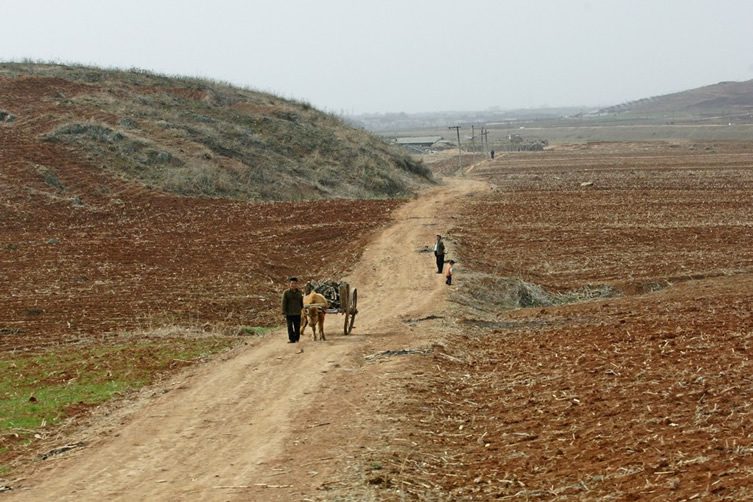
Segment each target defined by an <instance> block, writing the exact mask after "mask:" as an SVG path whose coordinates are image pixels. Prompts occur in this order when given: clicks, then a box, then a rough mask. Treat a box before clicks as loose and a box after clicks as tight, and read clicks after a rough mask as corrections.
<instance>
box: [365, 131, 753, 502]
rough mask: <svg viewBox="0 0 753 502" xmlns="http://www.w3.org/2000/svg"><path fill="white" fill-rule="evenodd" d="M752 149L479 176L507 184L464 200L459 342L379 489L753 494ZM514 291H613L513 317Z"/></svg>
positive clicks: (378, 474) (469, 495)
mask: <svg viewBox="0 0 753 502" xmlns="http://www.w3.org/2000/svg"><path fill="white" fill-rule="evenodd" d="M746 148H747V147H746V146H745V145H723V144H722V145H715V146H714V148H713V151H712V150H711V149H706V148H705V147H703V145H701V146H698V145H695V146H694V145H680V146H676V145H665V144H641V145H595V146H593V147H591V148H587V149H579V150H574V151H559V152H558V151H549V152H543V153H536V154H516V155H509V156H505V157H503V158H501V159H498V160H497V161H495V162H494V163H491V164H488V165H486V166H484V167H483V168H478V169H476V170H474V172H475V174H476V175H477V176H479V177H482V178H483V179H486V180H487V181H489V182H490V183H492V184H493V186H494V187H495V188H494V190H493V191H490V192H489V193H487V194H483V195H480V196H478V197H476V198H475V199H474V200H472V201H466V202H464V203H463V204H462V205H461V204H458V206H457V207H456V208H455V209H454V210H455V214H457V219H456V220H455V221H456V224H455V227H454V228H452V229H451V231H450V232H448V233H449V234H450V236H451V238H453V239H455V241H456V242H455V245H456V246H457V247H458V249H459V250H460V253H461V254H460V262H461V266H462V268H461V267H458V274H457V290H456V292H455V299H456V301H457V302H458V304H457V309H458V310H457V312H456V314H457V317H458V319H459V321H460V323H459V326H460V327H459V328H458V330H457V331H456V333H455V334H454V335H451V336H450V337H449V339H448V341H447V342H446V344H445V346H444V348H443V349H441V350H439V349H435V352H434V354H433V356H432V357H420V356H414V358H413V359H412V361H411V362H412V366H411V376H410V378H406V379H405V382H404V388H405V390H406V392H407V394H408V395H409V396H411V398H410V399H406V400H398V401H397V402H396V403H394V406H395V408H394V412H395V414H396V416H402V417H403V418H402V419H401V420H400V426H401V427H400V432H399V437H397V436H396V435H395V434H398V433H393V434H392V435H389V434H387V435H386V436H385V437H384V441H385V442H384V445H383V447H382V448H381V449H380V450H377V451H376V452H374V453H373V454H372V455H371V456H370V458H369V462H370V463H369V464H368V465H367V466H365V469H366V470H367V471H368V472H369V474H368V479H370V480H371V482H372V483H373V484H374V486H377V487H380V488H379V490H380V491H379V493H381V494H382V495H383V496H384V498H385V499H396V500H397V499H400V498H401V497H403V496H404V495H406V494H407V495H409V496H410V497H411V498H418V499H427V500H434V499H448V500H449V499H478V500H481V499H489V498H492V497H518V498H526V497H529V498H541V499H551V500H556V499H563V500H564V499H584V500H594V499H597V500H599V499H603V500H633V499H642V500H643V499H648V500H667V499H671V500H682V499H693V498H699V497H703V498H718V499H728V500H743V499H747V498H750V497H751V496H753V493H751V488H750V479H751V475H752V474H753V437H751V432H750V423H751V418H752V417H751V413H753V409H751V404H750V403H751V397H752V396H753V380H751V379H750V359H751V356H753V316H752V315H751V311H752V310H753V300H751V298H752V297H753V295H751V292H753V274H751V272H752V271H753V269H752V268H751V264H752V263H753V252H751V248H750V246H749V241H750V237H751V228H752V227H753V214H752V210H751V207H753V204H751V203H752V202H753V162H751V161H750V159H751V155H750V151H748V150H747V149H746ZM581 183H589V184H588V185H587V186H581ZM591 183H592V184H591ZM461 271H462V272H461ZM511 276H514V277H517V278H518V279H520V280H521V281H519V283H518V284H521V283H522V284H525V285H535V284H537V285H541V286H543V288H541V289H540V290H541V291H544V292H546V293H549V294H550V298H551V297H552V295H554V294H555V293H558V292H559V293H562V292H566V291H572V290H577V289H578V288H583V287H584V286H586V285H592V286H593V285H606V286H609V287H610V289H608V290H607V291H612V293H611V297H609V298H598V299H595V300H591V301H586V302H579V303H571V304H559V305H549V306H545V305H541V306H538V307H537V306H529V307H528V308H521V309H513V310H498V308H495V306H494V305H493V299H494V297H495V296H505V295H506V294H508V293H507V292H506V291H504V287H505V285H506V284H509V277H511ZM479 287H481V288H485V294H484V295H480V294H475V296H473V298H474V300H473V301H478V298H483V297H485V298H488V299H490V303H489V304H488V305H486V306H482V307H486V308H480V309H473V310H469V309H468V308H467V307H466V306H465V305H467V304H469V303H470V302H469V296H470V295H469V291H471V290H473V289H474V288H479ZM476 306H477V307H478V306H479V305H476ZM416 374H418V375H420V376H418V377H417V376H415V375H416ZM369 465H370V466H372V467H371V468H369ZM374 465H378V466H379V468H378V469H377V470H374V469H373V466H374Z"/></svg>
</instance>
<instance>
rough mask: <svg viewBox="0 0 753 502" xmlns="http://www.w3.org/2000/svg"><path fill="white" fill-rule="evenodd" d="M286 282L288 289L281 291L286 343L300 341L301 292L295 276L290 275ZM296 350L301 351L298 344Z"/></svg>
mask: <svg viewBox="0 0 753 502" xmlns="http://www.w3.org/2000/svg"><path fill="white" fill-rule="evenodd" d="M288 283H289V284H288V289H286V290H285V292H283V293H282V315H284V316H285V320H286V321H287V324H288V343H300V340H301V311H302V310H303V293H302V292H301V290H300V288H299V287H298V278H297V277H290V278H289V279H288ZM298 352H299V353H300V352H303V349H302V348H301V347H300V345H299V346H298Z"/></svg>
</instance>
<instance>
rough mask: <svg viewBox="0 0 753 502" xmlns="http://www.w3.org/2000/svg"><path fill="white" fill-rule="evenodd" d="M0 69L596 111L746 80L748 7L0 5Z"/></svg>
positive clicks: (336, 101)
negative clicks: (35, 63)
mask: <svg viewBox="0 0 753 502" xmlns="http://www.w3.org/2000/svg"><path fill="white" fill-rule="evenodd" d="M0 19H2V24H1V29H0V60H3V61H7V60H19V59H22V58H31V59H41V60H55V61H59V62H64V63H67V62H72V63H84V64H94V65H98V66H106V67H119V68H131V67H138V68H144V69H149V70H153V71H157V72H160V73H169V74H181V75H192V76H202V77H210V78H214V79H220V80H226V81H230V82H232V83H234V84H240V85H244V86H249V87H252V88H255V89H259V90H264V91H272V92H274V93H276V94H279V95H282V96H285V97H289V98H296V99H301V100H305V101H308V102H310V103H311V104H313V105H314V106H316V107H318V108H322V109H326V110H328V111H333V112H338V113H339V112H345V113H362V112H400V111H404V112H421V111H442V110H483V109H487V108H489V107H493V106H498V107H501V108H503V109H505V108H522V107H538V106H564V105H589V106H591V105H609V104H616V103H619V102H622V101H626V100H630V99H637V98H642V97H647V96H652V95H657V94H665V93H668V92H674V91H679V90H684V89H688V88H692V87H698V86H701V85H706V84H711V83H715V82H718V81H721V80H748V79H753V0H588V1H586V0H475V1H473V0H469V1H458V0H453V1H450V0H263V1H262V0H248V1H241V0H180V1H177V0H175V1H170V0H125V1H123V0H121V1H111V0H0Z"/></svg>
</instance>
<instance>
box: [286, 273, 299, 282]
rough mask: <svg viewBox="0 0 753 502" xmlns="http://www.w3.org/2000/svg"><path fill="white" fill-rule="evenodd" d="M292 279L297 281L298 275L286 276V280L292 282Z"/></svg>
mask: <svg viewBox="0 0 753 502" xmlns="http://www.w3.org/2000/svg"><path fill="white" fill-rule="evenodd" d="M293 281H295V282H298V277H296V276H294V275H291V276H290V277H288V282H293Z"/></svg>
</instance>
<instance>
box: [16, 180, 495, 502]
mask: <svg viewBox="0 0 753 502" xmlns="http://www.w3.org/2000/svg"><path fill="white" fill-rule="evenodd" d="M485 189H486V188H485V185H483V184H482V183H479V182H474V181H471V180H459V179H453V180H451V181H449V182H447V183H446V184H445V185H443V186H441V187H438V188H435V189H432V190H431V191H427V192H425V193H424V194H423V195H422V196H421V197H419V198H417V199H416V200H414V201H412V202H410V203H408V204H406V205H405V206H403V207H401V208H400V209H399V210H398V211H395V212H394V215H393V218H394V223H393V224H392V225H390V226H389V227H388V228H387V229H386V230H384V231H383V232H382V233H381V234H379V235H378V236H377V237H376V238H375V240H374V241H373V242H372V243H371V244H370V245H369V246H368V248H367V249H366V251H365V253H364V255H363V257H362V260H361V261H360V263H359V265H358V266H357V267H356V269H355V270H354V271H353V272H352V274H351V275H350V276H349V277H348V278H347V279H348V280H349V281H350V282H351V284H353V285H354V286H356V287H358V290H359V309H360V311H361V312H360V314H359V316H358V317H357V319H356V329H355V330H354V333H355V334H354V335H352V336H350V337H344V336H342V335H341V329H342V327H341V326H342V318H341V317H340V316H336V315H331V316H330V318H329V319H328V321H327V325H326V329H327V331H328V333H329V338H328V341H327V342H324V343H322V342H317V343H314V342H311V341H309V340H308V336H307V337H306V339H307V340H306V342H305V343H304V349H305V352H304V353H303V354H296V353H294V349H293V348H291V346H290V345H288V344H287V343H285V342H286V336H285V335H284V334H283V333H282V332H278V333H275V334H273V335H269V336H267V337H264V338H261V339H258V340H256V341H255V342H252V343H251V344H249V345H248V346H246V347H244V348H243V349H242V350H239V351H237V352H235V353H233V354H231V355H230V356H228V357H226V358H223V360H218V361H214V362H212V363H209V364H206V365H204V366H201V367H197V368H193V369H190V370H189V371H188V372H187V373H185V374H182V375H180V376H179V377H177V378H176V379H174V380H173V381H171V382H170V383H169V384H168V385H167V386H166V387H165V388H164V389H161V391H160V392H158V393H153V394H152V395H151V397H148V398H145V399H143V400H141V401H139V402H137V403H134V404H133V405H132V406H131V407H130V410H129V413H127V414H123V416H122V418H120V419H119V420H120V422H119V423H116V424H110V426H109V427H104V428H103V429H98V430H100V432H92V431H89V432H88V433H87V435H86V436H84V437H82V439H83V440H84V441H85V442H86V446H85V447H84V448H80V449H77V450H73V451H71V452H70V453H68V454H66V455H65V456H61V457H57V458H53V459H50V460H47V461H43V462H40V463H38V464H36V466H34V470H33V472H30V473H28V474H27V475H26V477H25V478H24V479H22V480H19V481H18V482H17V483H16V484H15V486H14V489H13V491H12V492H10V493H8V494H4V498H3V500H4V501H6V500H7V501H13V502H16V501H22V500H35V501H37V500H59V501H63V500H77V501H81V500H275V499H277V500H291V499H292V500H302V499H306V498H309V499H316V498H319V497H321V496H322V492H321V491H318V490H322V489H327V487H328V486H334V485H337V483H338V482H339V480H340V479H341V478H340V475H341V474H342V469H343V468H344V466H345V465H346V464H347V462H348V461H349V459H352V458H353V455H354V453H353V452H354V451H356V449H358V448H361V447H363V444H362V443H368V437H369V433H370V432H369V431H370V428H371V427H372V424H371V422H370V420H371V417H372V412H373V408H374V406H376V405H375V403H374V401H373V400H372V399H371V397H370V396H373V395H374V393H375V392H376V393H379V385H380V382H382V381H384V380H385V379H387V378H388V375H389V372H390V371H395V370H397V369H399V368H398V365H399V364H401V363H400V362H387V364H369V363H365V362H364V361H365V358H364V355H367V354H370V353H374V352H378V351H382V350H387V349H393V348H400V347H405V346H406V345H415V344H416V343H417V341H418V340H419V339H420V340H421V341H422V342H423V343H426V342H428V341H430V340H431V338H432V334H431V333H428V332H426V331H424V332H421V333H416V331H415V330H414V328H412V327H410V328H409V325H408V324H407V323H406V322H405V321H406V320H410V319H417V318H420V317H426V316H429V315H431V314H441V310H442V308H443V305H444V302H445V298H446V289H445V286H444V284H443V280H442V276H440V275H437V274H436V273H435V271H434V268H433V264H432V263H433V257H432V255H431V254H429V253H421V252H419V249H420V248H421V247H423V246H427V245H430V244H431V243H432V241H433V236H434V234H435V233H437V232H441V231H442V230H443V229H444V228H446V224H445V223H444V222H443V219H444V218H446V217H447V216H449V215H447V214H446V211H444V208H445V207H446V206H447V202H448V201H450V200H452V199H454V198H456V197H461V196H463V195H465V194H468V193H469V192H472V191H474V190H485ZM451 251H452V249H451V248H450V252H451ZM109 419H110V420H113V417H112V416H111V417H110V418H109ZM102 431H103V432H102ZM340 490H341V491H343V490H344V491H345V492H346V493H347V491H348V490H347V487H345V486H343V485H342V484H341V486H340Z"/></svg>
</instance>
